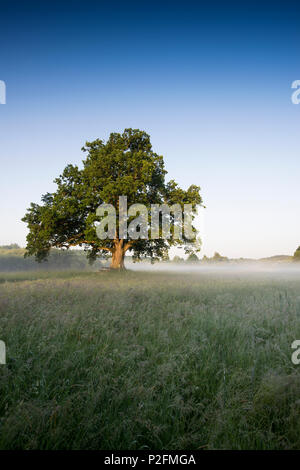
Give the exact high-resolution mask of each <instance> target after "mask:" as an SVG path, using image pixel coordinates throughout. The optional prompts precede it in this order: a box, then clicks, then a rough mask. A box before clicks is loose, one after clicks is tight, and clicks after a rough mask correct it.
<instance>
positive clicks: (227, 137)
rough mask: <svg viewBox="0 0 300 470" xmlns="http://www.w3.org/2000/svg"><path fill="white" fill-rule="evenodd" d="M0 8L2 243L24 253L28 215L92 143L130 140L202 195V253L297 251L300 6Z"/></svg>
mask: <svg viewBox="0 0 300 470" xmlns="http://www.w3.org/2000/svg"><path fill="white" fill-rule="evenodd" d="M225 3H226V5H225ZM0 6H1V10H0V11H1V16H0V23H1V24H0V80H4V81H5V82H6V86H7V103H6V105H0V158H1V169H2V171H1V177H0V184H1V186H0V191H1V200H0V212H1V218H2V220H1V232H0V244H7V243H11V242H17V243H19V244H21V245H22V246H24V245H25V237H26V226H25V225H24V224H23V223H22V222H21V221H20V219H21V217H22V216H23V215H24V213H25V211H26V208H27V207H28V206H29V204H30V202H32V201H34V202H39V201H40V196H41V195H42V194H44V193H46V192H48V191H51V190H53V189H54V188H55V186H54V185H53V183H52V181H53V179H54V178H55V177H56V176H57V175H58V174H60V173H61V171H62V170H63V168H64V167H65V165H66V164H68V163H74V164H80V162H81V160H82V159H83V158H84V154H82V152H81V150H80V149H81V147H82V145H83V144H84V143H85V141H86V140H92V139H95V138H97V137H99V138H107V137H108V135H109V133H110V132H113V131H122V130H123V129H124V128H126V127H133V128H140V129H143V130H145V131H147V132H148V133H149V134H150V135H151V139H152V143H153V147H154V150H155V151H157V153H160V154H162V155H164V158H165V162H166V168H167V170H168V172H169V174H168V176H169V178H170V179H171V178H172V179H173V178H174V179H175V180H177V181H178V182H179V183H180V184H181V185H182V186H184V187H188V186H189V185H190V184H198V185H200V186H201V188H202V196H203V199H204V203H205V205H206V207H207V208H206V209H205V211H204V213H203V215H202V216H201V233H202V238H203V242H204V245H203V253H202V254H207V255H211V254H213V252H214V251H219V252H221V253H222V254H224V255H226V256H230V257H262V256H272V255H275V254H291V253H292V252H293V251H294V250H295V249H296V248H297V246H298V245H300V217H299V211H300V189H299V174H300V158H299V150H300V139H299V135H300V105H294V104H292V102H291V94H292V90H291V84H292V82H293V81H294V80H297V79H300V61H299V51H298V49H299V43H300V7H299V6H297V3H296V2H294V3H293V2H289V3H288V4H287V3H285V2H283V1H282V2H276V1H275V2H272V3H270V2H266V3H265V4H264V2H255V1H254V2H247V1H246V2H222V3H221V2H220V3H218V2H205V3H202V2H190V1H185V2H168V1H165V2H155V1H154V2H153V1H152V2H101V1H86V2H79V1H65V2H55V1H51V2H47V1H45V2H41V1H40V2H30V1H28V2H17V1H10V2H2V1H0Z"/></svg>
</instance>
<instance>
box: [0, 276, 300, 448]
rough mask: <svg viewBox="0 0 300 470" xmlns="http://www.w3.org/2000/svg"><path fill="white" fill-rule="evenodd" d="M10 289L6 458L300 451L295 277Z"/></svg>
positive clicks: (10, 280)
mask: <svg viewBox="0 0 300 470" xmlns="http://www.w3.org/2000/svg"><path fill="white" fill-rule="evenodd" d="M1 280H2V283H1V285H0V339H2V340H4V341H5V343H6V346H7V365H6V366H3V365H2V366H0V390H1V391H0V448H2V449H115V450H117V449H181V450H184V449H198V448H204V449H216V448H217V449H296V448H297V449H299V448H300V422H299V412H300V366H295V365H293V364H292V362H291V353H292V350H291V343H292V342H293V340H294V339H300V322H299V319H300V289H299V287H300V278H299V277H298V278H297V277H296V275H294V276H289V278H288V279H284V278H278V277H274V276H272V275H269V276H266V275H264V276H262V275H261V276H260V277H259V278H258V277H256V276H254V275H252V276H250V275H249V276H248V275H245V274H244V275H240V276H238V275H232V276H227V277H225V278H224V277H223V278H222V277H221V276H220V275H219V276H218V275H216V274H211V275H209V274H205V275H201V274H197V275H196V274H195V275H191V274H185V275H184V276H183V275H178V274H164V273H156V274H151V273H134V272H127V273H126V274H125V275H123V274H118V273H110V272H100V273H84V274H80V273H69V272H68V273H59V275H58V274H55V273H51V274H49V273H48V274H47V273H25V274H20V273H18V274H16V275H13V274H1ZM15 281H18V282H15Z"/></svg>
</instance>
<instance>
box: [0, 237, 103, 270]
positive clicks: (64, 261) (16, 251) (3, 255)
mask: <svg viewBox="0 0 300 470" xmlns="http://www.w3.org/2000/svg"><path fill="white" fill-rule="evenodd" d="M24 254H25V249H24V248H20V247H19V246H18V245H17V244H15V243H14V244H11V245H6V246H0V272H9V271H37V270H42V271H49V270H51V271H56V270H58V271H60V270H93V271H94V270H98V269H100V267H101V266H103V264H104V263H105V261H102V260H97V261H96V262H95V263H94V264H93V265H92V266H91V265H90V264H89V262H88V260H87V259H86V254H85V253H84V251H83V250H69V251H66V250H58V249H53V250H51V253H50V256H49V258H48V260H47V261H44V262H42V263H37V262H36V261H35V258H34V257H29V258H24Z"/></svg>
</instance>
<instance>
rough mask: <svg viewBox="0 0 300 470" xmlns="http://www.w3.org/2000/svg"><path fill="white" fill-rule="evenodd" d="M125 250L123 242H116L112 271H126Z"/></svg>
mask: <svg viewBox="0 0 300 470" xmlns="http://www.w3.org/2000/svg"><path fill="white" fill-rule="evenodd" d="M124 256H125V250H124V247H123V240H117V241H115V247H114V251H113V252H112V260H111V264H110V268H111V269H120V270H121V269H125V264H124Z"/></svg>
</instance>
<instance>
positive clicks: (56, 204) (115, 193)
mask: <svg viewBox="0 0 300 470" xmlns="http://www.w3.org/2000/svg"><path fill="white" fill-rule="evenodd" d="M82 150H83V152H85V153H86V154H87V156H86V158H85V159H84V160H83V168H81V169H80V168H79V167H78V166H76V165H72V164H69V165H68V166H66V168H65V169H64V171H63V172H62V174H61V175H60V176H59V177H58V178H56V179H55V180H54V182H55V183H56V185H57V189H56V191H55V192H53V193H47V194H45V195H43V196H42V198H41V201H42V203H41V204H36V203H31V205H30V208H29V209H28V210H27V213H26V215H25V216H24V217H23V219H22V220H23V221H24V222H25V223H27V226H28V229H29V233H28V235H27V247H26V256H32V255H34V256H35V257H36V259H37V261H42V260H45V259H46V258H47V257H48V255H49V252H50V249H51V248H52V247H56V248H62V249H64V248H65V249H68V248H70V247H74V246H84V247H85V250H86V253H87V256H88V258H89V259H90V260H91V261H93V260H95V259H96V257H97V256H98V255H99V254H100V255H102V256H103V255H105V254H106V255H111V256H112V267H114V268H123V267H124V255H125V253H126V251H127V250H129V251H131V253H132V255H133V258H134V259H137V258H141V257H142V256H148V257H151V258H152V259H156V258H163V257H164V256H166V255H167V251H168V248H169V247H170V246H171V245H174V244H181V245H183V246H184V248H185V251H186V253H191V252H194V251H199V249H200V245H199V243H190V242H189V241H188V240H187V239H186V238H185V236H184V235H183V237H182V239H177V240H176V239H174V238H171V239H168V240H165V239H162V238H159V239H154V240H153V239H148V240H143V239H137V240H132V239H130V238H129V236H128V237H127V238H120V237H119V226H118V224H117V226H116V233H115V237H114V239H106V240H101V239H99V238H98V236H97V233H96V229H97V223H99V222H100V219H101V218H99V216H97V214H96V212H97V208H98V207H99V206H100V205H101V204H103V203H106V204H112V205H114V207H116V209H117V211H118V204H119V196H121V195H126V196H127V202H128V205H131V204H136V203H139V204H144V205H145V206H147V207H149V206H150V205H151V204H159V205H161V204H168V205H173V204H180V206H181V207H182V208H183V206H184V204H192V207H193V214H195V213H196V209H197V206H199V205H201V204H202V198H201V196H200V187H199V186H196V185H191V186H190V187H189V188H188V189H187V190H183V189H181V188H180V187H179V186H178V184H177V183H176V182H175V181H174V180H170V181H168V182H166V180H165V178H166V174H167V171H166V170H165V166H164V160H163V157H162V156H161V155H158V154H157V153H155V152H154V151H153V149H152V145H151V142H150V136H149V135H148V134H147V133H146V132H144V131H140V130H138V129H125V130H124V132H123V133H122V134H120V133H111V134H110V137H109V139H108V140H107V142H104V141H103V140H100V139H97V140H95V141H93V142H86V144H85V146H84V147H83V148H82ZM150 219H151V214H150V212H149V223H150V222H151V220H150ZM170 220H171V222H172V224H171V230H174V226H175V221H174V217H173V216H172V214H171V215H170ZM193 230H194V231H195V232H196V230H195V228H194V227H193Z"/></svg>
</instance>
